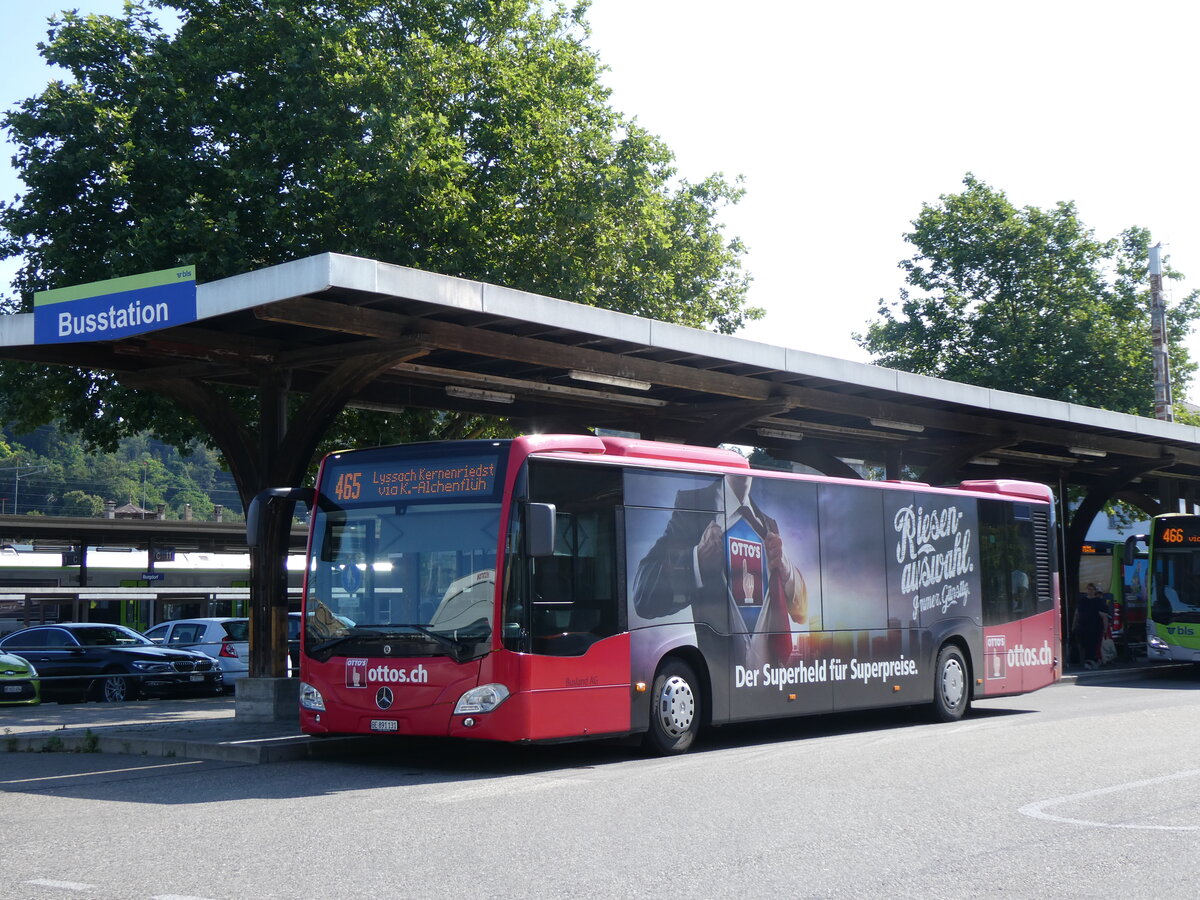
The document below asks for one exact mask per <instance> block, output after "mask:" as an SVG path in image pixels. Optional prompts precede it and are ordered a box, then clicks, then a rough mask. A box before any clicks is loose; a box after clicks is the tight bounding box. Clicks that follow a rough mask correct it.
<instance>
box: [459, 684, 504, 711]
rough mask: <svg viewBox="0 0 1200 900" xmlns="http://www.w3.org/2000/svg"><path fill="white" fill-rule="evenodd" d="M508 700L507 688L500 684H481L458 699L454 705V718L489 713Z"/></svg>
mask: <svg viewBox="0 0 1200 900" xmlns="http://www.w3.org/2000/svg"><path fill="white" fill-rule="evenodd" d="M507 699H508V688H506V687H505V686H504V685H502V684H481V685H480V686H479V687H476V688H471V689H470V690H469V691H467V692H466V693H465V694H463V695H462V696H461V697H459V698H458V703H456V704H455V705H454V714H455V715H456V716H461V715H468V714H470V713H485V712H491V711H492V710H493V709H495V708H496V707H497V706H499V705H500V704H501V703H503V702H504V701H505V700H507Z"/></svg>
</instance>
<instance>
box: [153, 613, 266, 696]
mask: <svg viewBox="0 0 1200 900" xmlns="http://www.w3.org/2000/svg"><path fill="white" fill-rule="evenodd" d="M146 637H148V638H150V640H152V641H154V643H156V644H162V645H163V646H165V647H175V648H178V649H181V650H199V651H200V652H201V653H205V654H207V655H209V656H211V657H212V658H213V659H215V660H216V661H217V663H218V664H219V665H220V666H221V672H222V673H223V674H224V676H225V689H226V690H227V691H231V690H233V683H234V681H236V680H237V679H239V678H244V677H245V676H246V673H247V672H248V671H249V669H250V644H249V640H250V620H249V619H245V618H228V617H225V618H222V617H213V618H207V619H176V620H174V621H172V622H163V623H162V624H161V625H155V626H154V627H153V628H151V629H149V630H148V631H147V632H146Z"/></svg>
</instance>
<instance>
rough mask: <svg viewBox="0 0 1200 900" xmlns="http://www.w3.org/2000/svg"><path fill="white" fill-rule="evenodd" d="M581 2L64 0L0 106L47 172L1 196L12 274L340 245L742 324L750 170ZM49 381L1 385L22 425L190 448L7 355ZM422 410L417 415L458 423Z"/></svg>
mask: <svg viewBox="0 0 1200 900" xmlns="http://www.w3.org/2000/svg"><path fill="white" fill-rule="evenodd" d="M156 9H161V10H165V11H168V12H170V13H172V14H174V15H175V16H177V17H178V28H177V29H174V30H170V31H168V30H165V29H164V28H163V27H162V26H160V24H159V23H158V20H157V19H156V16H155V12H154V11H155V10H156ZM585 10H586V6H585V5H580V6H579V7H576V8H573V9H568V8H566V7H563V6H550V5H547V4H543V3H540V2H537V0H131V2H127V4H126V6H125V11H124V14H123V15H120V16H113V17H109V16H79V15H77V14H75V13H70V12H67V13H64V14H63V15H62V17H61V18H58V19H55V20H52V23H51V26H50V30H49V33H48V40H47V41H46V42H45V43H44V44H42V45H39V46H40V48H41V52H42V55H43V56H44V58H45V59H46V61H47V62H48V63H52V64H54V65H57V66H59V67H61V68H62V69H64V70H65V71H66V73H67V75H68V77H67V78H65V79H64V80H61V81H55V82H53V83H51V84H50V85H49V86H48V87H47V88H46V89H45V90H44V91H43V92H42V93H40V94H39V95H37V96H35V97H31V98H29V99H27V100H25V101H24V102H23V103H21V104H20V105H19V106H18V107H16V108H15V109H12V110H10V111H9V112H8V113H7V114H6V115H5V116H4V118H3V119H2V120H0V123H2V124H3V126H4V127H5V128H6V129H7V130H8V131H9V133H10V135H11V136H12V138H13V140H14V141H15V143H16V145H17V148H18V151H17V156H16V157H15V164H16V166H17V169H18V172H19V175H20V177H21V179H22V181H23V182H24V185H25V190H24V192H23V194H22V195H21V196H20V197H19V198H18V199H17V201H16V202H14V203H12V204H9V205H5V206H0V240H2V243H0V255H3V256H15V255H19V256H21V258H22V260H23V265H22V268H21V269H20V271H19V273H18V275H17V278H16V281H15V283H14V287H15V288H16V290H17V291H18V292H19V294H20V295H21V297H22V298H23V299H24V301H25V303H26V304H27V303H28V301H29V298H30V297H31V295H32V293H33V292H35V291H38V290H43V289H46V288H49V287H54V286H63V285H67V284H78V283H84V282H88V281H92V280H98V279H104V278H111V277H116V276H120V275H129V274H134V273H138V272H145V271H152V270H156V269H161V268H168V267H172V266H176V265H179V264H181V263H190V264H193V265H195V266H196V270H197V273H198V275H199V277H200V278H201V280H212V279H216V278H219V277H223V276H228V275H232V274H236V273H240V272H245V271H248V270H252V269H256V268H260V267H263V266H268V265H272V264H275V263H279V262H283V261H287V260H291V259H295V258H300V257H304V256H309V255H312V254H316V253H321V252H326V251H330V252H338V253H346V254H353V255H358V256H364V257H369V258H373V259H379V260H382V261H385V262H390V263H398V264H403V265H408V266H414V267H417V268H421V269H426V270H431V271H435V272H440V273H443V274H449V275H457V276H464V277H469V278H473V279H479V280H484V281H488V282H494V283H498V284H503V285H506V286H510V287H514V288H518V289H522V290H529V291H534V292H539V293H544V294H549V295H552V296H557V297H563V298H566V299H570V300H575V301H578V302H582V303H586V304H591V305H597V306H603V307H607V308H610V309H616V310H620V311H623V312H628V313H634V314H637V315H643V316H650V317H653V318H657V319H664V320H668V321H672V322H678V323H681V324H686V325H692V326H698V327H707V328H714V329H716V330H718V331H722V332H731V331H733V330H735V329H737V328H738V327H739V326H740V325H741V324H742V323H743V322H744V321H745V320H746V319H747V318H755V317H757V316H758V315H759V314H760V312H759V311H758V310H755V309H751V308H748V307H746V305H745V292H746V288H747V276H746V275H745V273H744V272H743V270H742V268H741V256H742V253H743V249H742V246H741V244H740V243H739V242H738V241H737V240H736V239H728V238H727V237H725V236H724V234H723V232H722V229H721V226H720V223H719V221H718V216H719V212H720V210H721V208H722V207H723V206H724V205H725V204H728V203H733V202H736V200H737V199H738V197H739V195H740V189H739V188H738V187H737V185H736V184H731V183H730V182H728V181H726V180H725V179H724V178H722V177H721V176H719V175H713V176H710V177H708V178H705V179H702V180H700V181H698V182H690V181H688V180H686V179H680V178H678V176H677V172H676V171H675V168H674V162H673V157H672V154H671V153H670V151H669V150H668V149H667V147H666V146H664V144H663V143H662V142H661V141H660V140H658V139H657V138H655V137H654V136H652V135H650V134H648V133H647V132H646V131H645V130H643V129H642V128H640V127H639V126H638V125H637V124H636V123H635V122H633V121H630V120H629V119H627V118H626V117H624V116H622V115H621V114H620V113H618V112H616V111H615V110H613V109H612V108H611V106H610V105H609V97H608V91H607V89H606V88H604V87H603V85H602V84H601V82H600V77H599V76H600V73H601V71H602V66H601V64H600V62H599V60H598V58H597V56H596V54H595V53H594V52H593V51H592V50H591V49H589V47H588V45H587V38H588V31H587V26H586V21H585V18H584V15H585ZM33 378H36V379H37V381H38V383H39V384H40V389H39V390H38V391H29V390H23V391H16V390H9V389H4V390H3V393H4V395H6V396H7V397H8V399H9V400H10V401H11V402H10V404H9V407H8V409H7V410H5V413H6V417H7V418H8V419H10V420H16V421H18V422H20V423H21V424H22V425H24V426H26V427H30V426H33V425H35V424H38V423H39V422H43V421H48V420H49V419H50V418H51V417H61V419H62V421H64V422H65V423H66V424H67V425H68V427H71V428H74V429H77V430H80V431H81V432H82V433H83V434H84V436H85V437H86V439H87V440H88V441H89V442H90V443H91V444H93V445H96V446H109V447H111V446H113V445H114V442H115V441H116V439H117V438H118V437H119V436H121V435H127V434H132V433H136V432H138V431H140V430H141V429H143V428H152V429H154V430H155V432H156V433H158V434H160V435H162V436H163V437H164V438H166V439H168V440H171V441H173V442H174V443H176V444H178V445H181V446H182V445H184V444H185V443H186V442H187V441H188V440H189V439H191V438H193V437H195V436H196V435H197V433H198V432H197V429H196V426H195V425H194V424H193V423H191V422H190V420H186V419H181V418H180V417H179V415H178V414H177V413H176V412H174V411H172V410H170V409H169V407H167V406H166V405H165V403H164V401H161V400H160V399H158V398H155V397H153V396H152V395H148V394H144V393H143V394H137V393H135V392H131V391H129V390H127V389H125V388H124V387H122V386H121V385H120V383H119V381H118V380H117V379H116V378H114V377H113V376H111V375H106V374H103V373H96V372H88V371H82V370H80V371H70V370H57V371H55V370H46V369H40V368H38V367H33V366H28V365H15V364H6V365H5V366H4V368H3V374H2V375H0V381H4V382H7V385H8V387H9V388H15V386H16V385H17V384H25V385H27V384H28V383H29V382H30V379H33ZM233 401H234V402H235V403H238V404H245V408H246V410H247V412H249V411H250V410H251V409H252V406H251V405H250V404H251V402H252V401H251V398H248V397H241V398H233ZM418 419H419V417H417V418H411V419H410V420H409V421H408V422H407V423H406V424H407V425H408V426H409V427H420V426H430V425H436V424H438V423H437V422H436V421H434V420H432V419H430V418H429V417H425V418H423V419H420V420H418ZM396 421H398V420H397V419H394V420H393V424H395V422H396ZM451 424H452V425H454V426H455V427H457V426H458V425H459V424H461V423H454V422H452V423H451ZM388 427H389V428H390V426H388ZM346 433H347V434H348V433H349V432H346ZM426 433H427V432H426ZM418 434H421V433H420V432H418Z"/></svg>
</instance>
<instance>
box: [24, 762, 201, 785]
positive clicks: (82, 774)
mask: <svg viewBox="0 0 1200 900" xmlns="http://www.w3.org/2000/svg"><path fill="white" fill-rule="evenodd" d="M203 764H204V760H202V759H189V760H185V761H183V762H176V763H161V764H159V765H156V766H131V767H130V768H128V769H104V770H102V771H100V772H73V773H72V774H70V775H43V776H42V777H41V778H15V779H12V780H10V781H0V785H5V784H30V783H32V782H34V781H58V780H60V779H62V778H88V777H90V776H92V775H119V774H120V773H122V772H147V771H149V770H150V769H177V768H179V767H180V766H199V765H203Z"/></svg>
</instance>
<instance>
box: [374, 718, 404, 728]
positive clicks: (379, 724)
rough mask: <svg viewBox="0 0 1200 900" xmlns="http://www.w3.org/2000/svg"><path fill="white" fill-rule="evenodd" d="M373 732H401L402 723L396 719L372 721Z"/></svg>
mask: <svg viewBox="0 0 1200 900" xmlns="http://www.w3.org/2000/svg"><path fill="white" fill-rule="evenodd" d="M371 730H372V731H399V730H400V723H399V722H397V721H396V720H395V719H372V720H371Z"/></svg>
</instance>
